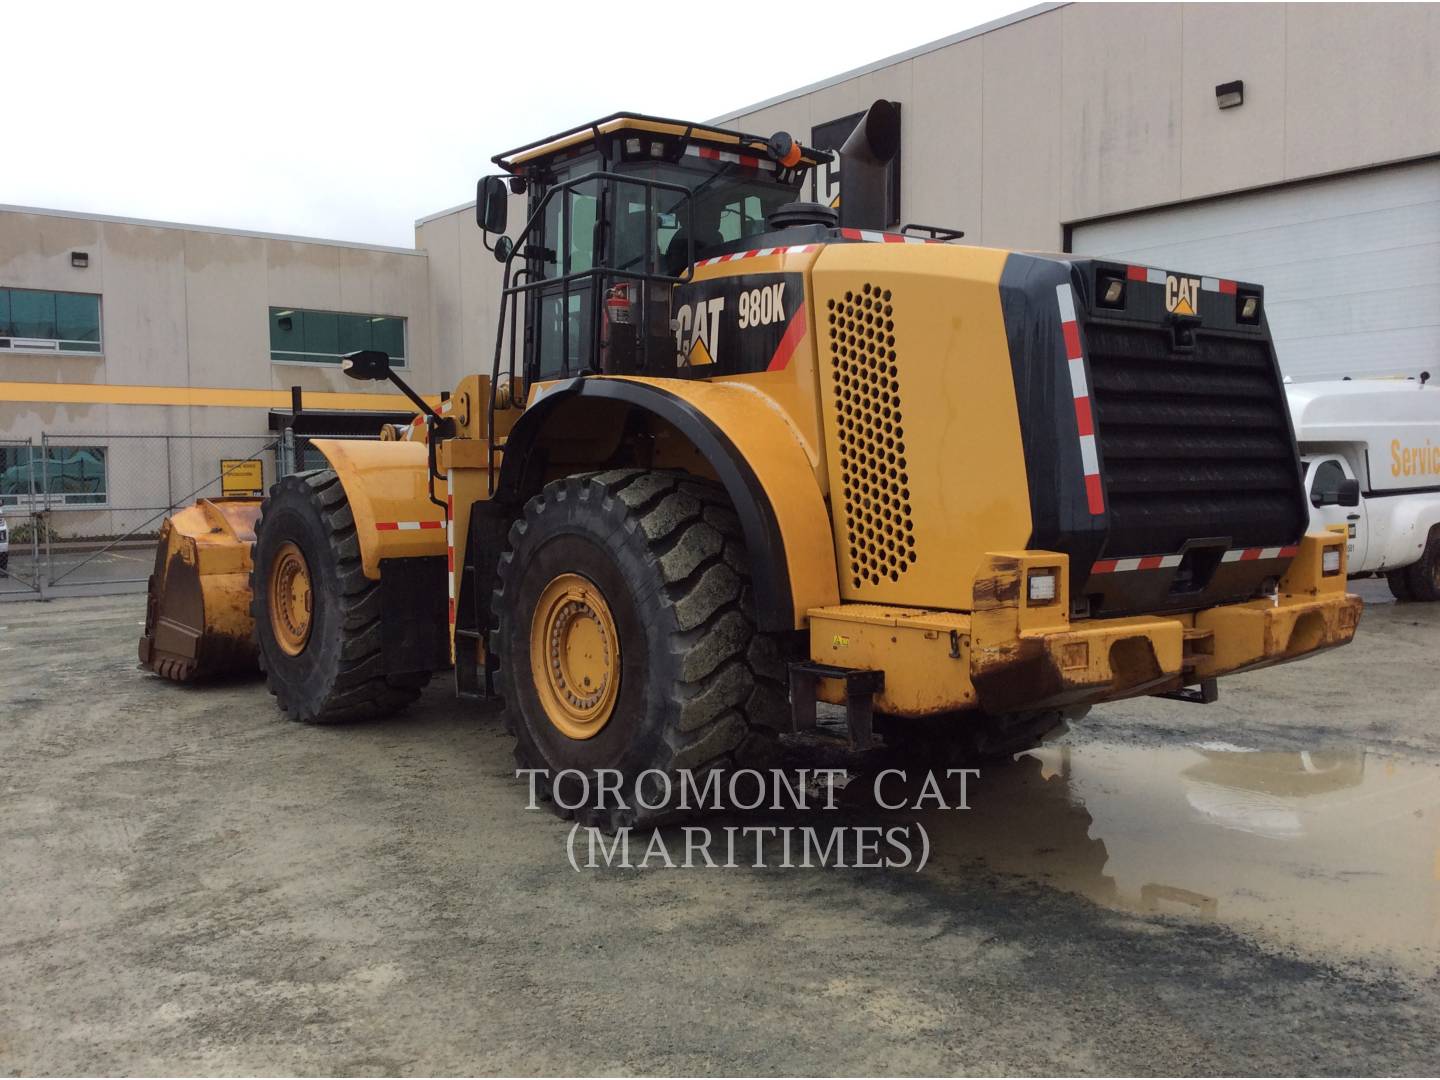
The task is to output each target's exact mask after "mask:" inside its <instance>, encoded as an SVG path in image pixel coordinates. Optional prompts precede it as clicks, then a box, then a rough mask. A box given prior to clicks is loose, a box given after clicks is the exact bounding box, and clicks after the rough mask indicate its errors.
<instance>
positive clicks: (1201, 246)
mask: <svg viewBox="0 0 1440 1080" xmlns="http://www.w3.org/2000/svg"><path fill="white" fill-rule="evenodd" d="M1070 246H1071V250H1072V251H1074V252H1076V253H1078V254H1082V255H1096V256H1105V257H1108V258H1113V259H1117V260H1127V261H1130V262H1135V263H1143V264H1146V265H1150V266H1157V267H1163V268H1164V269H1167V270H1183V271H1186V272H1189V273H1196V274H1205V275H1209V276H1214V277H1224V278H1238V279H1240V280H1242V281H1253V282H1258V283H1259V284H1261V285H1263V286H1264V287H1265V296H1266V304H1267V306H1268V309H1269V319H1270V329H1271V331H1272V333H1273V334H1274V336H1275V343H1276V351H1277V352H1278V354H1279V357H1280V366H1281V368H1282V369H1283V370H1284V371H1285V373H1286V374H1287V375H1291V376H1293V377H1294V378H1296V379H1313V378H1326V377H1331V378H1336V377H1339V376H1342V375H1356V376H1359V375H1417V374H1419V372H1421V371H1429V372H1430V373H1431V375H1432V376H1435V377H1436V378H1437V379H1440V161H1427V162H1419V163H1415V164H1410V165H1397V166H1392V167H1389V168H1384V169H1375V170H1372V171H1368V172H1364V173H1352V174H1349V175H1346V176H1341V177H1336V178H1333V179H1328V180H1317V181H1313V182H1309V183H1302V184H1294V185H1290V186H1287V187H1283V188H1275V189H1271V190H1267V191H1260V192H1255V193H1253V194H1248V195H1235V196H1229V197H1226V198H1221V199H1212V200H1207V201H1205V202H1200V203H1194V204H1190V205H1187V206H1178V207H1170V208H1168V209H1163V210H1151V211H1145V212H1141V213H1137V214H1129V215H1126V216H1124V217H1119V218H1111V219H1109V220H1106V221H1097V222H1092V223H1088V224H1082V225H1076V226H1075V227H1074V230H1073V232H1072V236H1071V245H1070Z"/></svg>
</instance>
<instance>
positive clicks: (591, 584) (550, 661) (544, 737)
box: [491, 469, 787, 829]
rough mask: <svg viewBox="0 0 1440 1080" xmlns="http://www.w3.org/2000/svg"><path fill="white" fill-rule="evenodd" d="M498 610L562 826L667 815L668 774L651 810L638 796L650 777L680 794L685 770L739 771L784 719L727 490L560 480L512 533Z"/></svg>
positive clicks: (500, 637)
mask: <svg viewBox="0 0 1440 1080" xmlns="http://www.w3.org/2000/svg"><path fill="white" fill-rule="evenodd" d="M491 610H492V611H494V612H495V613H496V614H495V618H496V622H495V642H496V648H497V651H498V652H499V654H500V663H499V671H498V682H499V687H500V691H501V693H502V694H503V695H504V697H505V702H506V713H505V723H506V726H507V728H508V729H509V730H510V732H511V734H513V735H514V736H515V759H516V764H517V765H518V766H519V767H521V768H525V769H539V770H545V772H544V773H542V774H539V775H537V777H536V790H537V791H538V792H539V793H540V794H541V795H542V797H544V798H545V799H546V800H547V801H549V802H550V803H551V806H552V808H553V809H554V810H555V811H556V812H557V813H559V814H560V815H561V816H563V817H571V816H575V815H577V814H578V815H579V816H581V818H582V819H583V820H585V821H586V822H587V823H589V824H594V825H599V826H601V827H604V828H611V829H613V828H617V827H620V826H622V825H627V824H637V823H640V822H644V821H650V820H657V819H660V818H663V817H666V816H668V815H667V810H670V809H673V805H674V799H672V800H671V803H670V804H668V805H665V806H656V805H654V804H655V803H656V802H658V801H660V799H659V796H660V795H661V794H662V793H663V791H664V783H663V781H662V780H661V778H660V777H659V776H658V775H650V776H648V777H646V781H647V783H646V787H645V789H644V794H643V798H644V801H645V802H646V803H649V804H651V806H648V807H647V806H640V805H639V804H638V801H637V799H636V798H635V797H634V796H635V793H636V792H635V783H636V781H637V778H639V777H640V776H641V774H642V773H646V772H647V771H648V770H658V771H659V772H660V773H663V774H666V775H668V776H669V777H671V778H672V788H671V790H672V791H677V792H678V790H679V789H678V786H677V785H676V783H675V780H676V774H678V773H679V772H681V771H682V770H690V771H693V772H694V773H696V774H704V773H707V772H710V771H712V770H717V769H718V770H724V769H726V768H728V767H730V766H732V765H734V764H736V763H737V761H738V760H739V757H740V756H741V755H743V754H745V753H746V752H747V750H748V749H749V748H750V747H751V746H752V745H753V744H754V743H755V742H757V741H758V742H761V743H763V742H765V741H766V739H765V734H766V731H767V730H768V729H775V728H777V727H778V726H779V725H780V724H781V723H782V722H783V717H784V709H785V708H787V703H786V696H785V692H784V681H783V666H782V664H781V660H780V655H779V652H778V650H777V648H776V644H775V641H774V639H773V638H771V637H770V636H769V635H764V634H760V633H758V632H757V630H756V626H755V616H754V602H753V598H752V595H751V588H750V581H749V572H748V555H747V553H746V551H745V547H744V543H743V539H742V536H741V531H740V525H739V521H738V519H737V518H736V515H735V512H734V510H733V508H732V507H731V505H730V503H729V501H728V499H727V498H726V496H725V493H724V491H723V489H721V488H720V487H719V486H718V485H715V484H712V483H709V482H706V481H702V480H697V479H695V478H694V477H691V476H688V475H686V474H681V473H670V472H650V471H645V470H640V469H615V470H611V471H608V472H602V473H593V474H588V475H581V476H570V477H566V478H565V479H562V480H556V481H554V482H553V483H551V484H548V485H547V486H546V487H545V489H544V490H543V491H542V492H541V493H540V494H539V495H537V496H535V497H534V498H532V499H531V500H530V501H529V502H528V503H527V504H526V506H525V512H524V514H523V516H522V517H521V518H520V520H518V521H517V522H516V523H515V525H514V526H513V527H512V528H511V530H510V538H509V548H508V550H507V551H506V552H505V554H504V555H503V556H502V557H501V559H500V564H499V567H498V572H497V584H496V590H495V595H494V602H493V604H492V609H491ZM600 770H615V771H616V772H618V773H619V775H620V777H622V778H623V783H622V785H621V787H620V792H621V796H622V798H623V802H624V804H625V805H623V806H621V805H619V801H618V800H616V799H615V798H614V796H613V780H614V773H609V774H607V778H608V779H609V780H610V781H612V785H611V787H612V794H611V795H610V796H609V797H602V796H601V795H600V793H599V790H598V785H597V783H596V780H597V779H598V778H599V777H600V776H601V775H602V774H601V773H600ZM562 774H563V775H562ZM702 783H703V781H702Z"/></svg>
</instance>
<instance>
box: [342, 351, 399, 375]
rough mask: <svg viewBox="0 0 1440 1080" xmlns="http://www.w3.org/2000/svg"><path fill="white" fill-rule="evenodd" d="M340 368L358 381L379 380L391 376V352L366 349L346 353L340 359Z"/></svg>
mask: <svg viewBox="0 0 1440 1080" xmlns="http://www.w3.org/2000/svg"><path fill="white" fill-rule="evenodd" d="M340 370H342V371H343V372H345V374H346V375H348V376H350V378H352V379H354V380H356V381H357V382H378V381H379V380H381V379H388V378H389V377H390V354H389V353H384V352H381V351H380V350H379V349H364V350H362V351H360V352H352V353H346V354H345V356H344V357H342V358H341V360H340Z"/></svg>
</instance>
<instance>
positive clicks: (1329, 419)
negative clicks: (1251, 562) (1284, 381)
mask: <svg viewBox="0 0 1440 1080" xmlns="http://www.w3.org/2000/svg"><path fill="white" fill-rule="evenodd" d="M1427 382H1428V376H1422V377H1421V378H1420V379H1418V380H1416V379H1357V380H1344V381H1326V382H1308V383H1290V384H1289V385H1287V386H1286V387H1285V390H1286V393H1287V395H1288V397H1289V401H1290V419H1291V421H1292V422H1293V424H1294V426H1295V438H1296V441H1297V442H1299V444H1300V457H1301V460H1302V462H1303V463H1304V467H1305V490H1306V492H1307V493H1308V494H1309V496H1310V528H1311V529H1312V530H1318V529H1324V528H1326V527H1327V526H1331V525H1344V526H1346V527H1347V528H1348V530H1349V532H1350V545H1349V556H1348V562H1349V569H1350V576H1351V577H1372V576H1377V575H1380V574H1383V575H1384V576H1385V578H1386V580H1387V581H1388V582H1389V583H1390V591H1391V592H1392V593H1394V594H1395V596H1396V598H1397V599H1400V600H1440V387H1434V386H1429V385H1427Z"/></svg>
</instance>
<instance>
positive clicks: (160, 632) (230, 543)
mask: <svg viewBox="0 0 1440 1080" xmlns="http://www.w3.org/2000/svg"><path fill="white" fill-rule="evenodd" d="M259 516H260V500H259V499H201V500H200V501H199V502H197V503H195V505H193V506H188V507H186V508H185V509H183V510H179V511H177V512H176V513H175V514H173V515H171V516H170V517H169V518H167V519H166V521H165V523H164V525H162V526H161V529H160V541H159V545H158V549H157V551H156V557H155V573H154V574H153V575H152V576H151V578H150V590H149V600H148V603H147V605H146V610H145V633H144V635H143V636H142V637H141V639H140V663H141V666H142V667H145V668H146V669H148V670H150V671H153V672H155V673H156V674H158V675H163V676H164V677H165V678H167V679H172V680H174V681H176V682H188V681H190V680H191V679H196V678H210V677H214V676H218V675H227V674H236V673H241V672H247V671H253V670H255V668H256V659H255V643H254V640H253V631H254V623H253V621H252V619H251V617H250V570H251V562H250V552H251V548H252V547H253V545H254V543H255V522H256V520H257V519H258V518H259Z"/></svg>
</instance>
